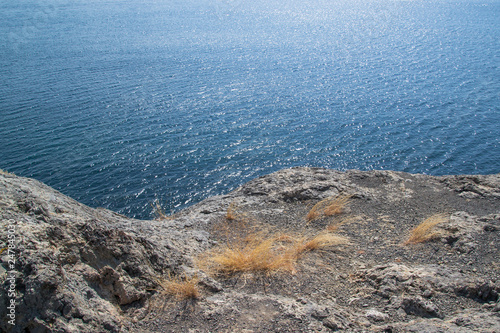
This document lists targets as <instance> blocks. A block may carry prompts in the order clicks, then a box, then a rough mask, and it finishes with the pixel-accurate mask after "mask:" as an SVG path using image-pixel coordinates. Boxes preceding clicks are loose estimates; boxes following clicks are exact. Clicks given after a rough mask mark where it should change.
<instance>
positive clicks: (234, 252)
mask: <svg viewBox="0 0 500 333" xmlns="http://www.w3.org/2000/svg"><path fill="white" fill-rule="evenodd" d="M344 242H345V238H343V237H340V236H337V235H334V234H332V233H328V232H322V233H320V234H318V235H316V236H314V237H306V236H294V235H289V234H280V233H275V234H263V233H255V232H254V233H251V234H248V235H247V236H246V237H245V238H244V239H241V240H239V241H234V242H232V243H228V244H225V245H221V246H218V247H216V248H214V249H212V250H211V251H210V252H208V253H206V255H204V256H203V258H201V259H200V260H198V262H199V263H201V265H199V266H201V268H202V269H204V270H206V271H207V272H209V273H215V274H218V273H221V274H225V275H234V274H237V273H264V274H272V273H277V272H290V273H295V271H296V270H295V266H296V263H297V261H298V259H299V258H300V257H301V256H302V254H304V253H306V252H309V251H313V250H317V249H320V248H324V247H328V246H332V245H337V244H341V243H344Z"/></svg>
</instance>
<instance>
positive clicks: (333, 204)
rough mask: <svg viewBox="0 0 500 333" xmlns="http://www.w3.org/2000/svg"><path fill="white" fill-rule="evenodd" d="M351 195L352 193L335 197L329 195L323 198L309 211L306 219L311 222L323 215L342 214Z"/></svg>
mask: <svg viewBox="0 0 500 333" xmlns="http://www.w3.org/2000/svg"><path fill="white" fill-rule="evenodd" d="M351 197H352V195H350V194H339V195H337V196H335V197H328V198H326V199H323V200H321V201H320V202H318V203H317V204H315V205H314V206H313V207H312V208H311V210H310V211H309V213H307V216H306V220H307V221H308V222H310V221H313V220H316V219H318V218H321V217H323V216H332V215H339V214H342V213H343V212H344V210H345V207H346V205H347V204H348V203H349V201H350V199H351Z"/></svg>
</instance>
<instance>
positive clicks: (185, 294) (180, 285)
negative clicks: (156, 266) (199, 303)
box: [157, 274, 200, 301]
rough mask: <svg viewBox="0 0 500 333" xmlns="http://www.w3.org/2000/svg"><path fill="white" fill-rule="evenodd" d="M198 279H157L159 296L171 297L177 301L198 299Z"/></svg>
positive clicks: (186, 277) (170, 277)
mask: <svg viewBox="0 0 500 333" xmlns="http://www.w3.org/2000/svg"><path fill="white" fill-rule="evenodd" d="M198 282H199V279H198V277H196V276H194V277H188V276H186V275H184V277H179V276H174V277H172V276H171V274H169V275H168V277H167V278H165V279H158V280H157V283H158V284H159V285H160V287H161V289H162V290H161V294H163V295H167V296H173V297H175V299H176V300H178V301H183V300H189V299H191V300H194V299H198V298H199V297H200V292H199V290H198Z"/></svg>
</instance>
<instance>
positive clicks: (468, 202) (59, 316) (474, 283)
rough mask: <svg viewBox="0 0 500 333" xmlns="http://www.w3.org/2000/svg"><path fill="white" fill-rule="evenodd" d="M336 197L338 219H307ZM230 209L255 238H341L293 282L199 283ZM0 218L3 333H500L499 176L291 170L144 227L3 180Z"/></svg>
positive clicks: (278, 278)
mask: <svg viewBox="0 0 500 333" xmlns="http://www.w3.org/2000/svg"><path fill="white" fill-rule="evenodd" d="M341 194H342V195H348V196H349V198H350V199H349V202H348V203H347V204H346V206H345V207H343V209H342V212H341V213H339V214H337V215H335V216H328V217H327V216H324V217H322V218H318V219H314V220H312V221H308V220H307V219H306V216H307V214H308V212H309V211H310V210H311V208H312V207H314V205H315V204H316V203H318V202H319V201H321V200H323V199H325V198H329V197H335V196H338V195H341ZM231 207H237V209H238V212H240V215H239V217H240V218H241V217H242V216H244V220H245V223H246V224H247V225H248V226H249V227H251V228H254V229H258V230H273V232H275V231H280V232H282V233H284V234H285V233H291V234H292V233H293V234H300V233H302V234H304V233H307V234H312V233H316V234H317V233H321V232H322V230H325V228H327V227H328V226H330V225H332V223H333V224H335V223H336V224H335V225H336V230H335V233H336V234H338V235H339V236H341V237H343V238H344V239H346V240H347V241H346V242H345V243H342V244H338V245H334V246H328V247H325V248H321V249H319V250H315V251H312V250H311V251H310V252H308V253H307V255H304V256H302V257H300V259H298V262H297V265H296V267H295V268H294V270H293V272H277V273H273V274H267V273H266V274H264V273H258V272H254V273H252V272H244V273H241V274H231V275H227V274H212V273H211V272H206V271H204V270H203V269H201V268H200V265H199V264H197V261H199V260H200V259H199V258H200V255H201V254H203V253H207V251H209V250H210V249H212V248H214V247H216V246H217V245H218V244H221V243H223V242H224V239H223V237H222V234H221V229H220V226H221V225H225V226H226V227H227V226H229V230H233V231H232V232H233V233H235V232H241V231H240V230H238V229H237V225H236V224H237V223H238V222H241V221H238V217H237V218H234V217H231V218H229V216H228V209H230V208H231ZM435 214H441V215H442V216H446V219H445V220H444V221H443V222H442V223H439V224H438V225H436V226H435V231H434V232H435V236H434V237H433V238H432V239H431V240H430V241H426V242H422V243H417V244H405V240H407V239H408V236H409V234H410V232H411V231H412V230H413V229H414V228H415V227H416V226H417V225H419V224H420V223H421V222H422V221H423V220H425V219H426V218H428V217H430V216H433V215H435ZM0 217H1V223H2V232H1V233H0V246H2V247H3V248H4V250H3V252H2V253H1V255H0V257H1V260H2V265H1V266H0V267H1V268H0V278H1V281H2V283H3V285H2V286H3V288H2V290H1V291H0V294H1V299H2V302H3V304H2V306H1V308H0V316H1V318H2V320H1V321H0V330H1V331H5V332H26V331H27V332H144V333H146V332H332V331H345V332H424V331H425V332H500V303H499V293H500V174H496V175H460V176H441V177H435V176H426V175H418V174H407V173H402V172H392V171H368V172H363V171H357V170H349V171H346V172H340V171H335V170H327V169H319V168H293V169H286V170H281V171H279V172H275V173H273V174H270V175H266V176H263V177H260V178H257V179H254V180H252V181H250V182H249V183H247V184H245V185H243V186H241V187H240V188H238V189H236V190H235V191H233V192H231V193H229V194H227V195H222V196H216V197H212V198H209V199H207V200H204V201H202V202H201V203H198V204H196V205H193V206H192V207H190V208H187V209H185V210H183V211H181V212H179V213H177V214H175V215H174V216H170V217H166V218H162V219H157V220H151V221H140V220H134V219H130V218H127V217H125V216H122V215H119V214H116V213H114V212H111V211H109V210H105V209H93V208H90V207H87V206H85V205H83V204H80V203H78V202H76V201H75V200H73V199H71V198H68V197H66V196H64V195H63V194H61V193H59V192H57V191H56V190H54V189H52V188H50V187H48V186H46V185H44V184H42V183H40V182H38V181H36V180H33V179H28V178H22V177H17V176H15V175H12V174H8V173H0ZM233 225H234V228H233V229H231V228H232V226H233ZM10 230H15V231H14V232H11V233H9V231H10ZM226 231H227V229H226ZM10 234H14V235H15V240H16V242H15V248H13V249H12V251H10V252H9V251H8V250H7V249H8V244H9V235H10ZM10 254H14V258H15V267H14V269H11V268H10V266H9V259H11V258H10V257H9V255H10ZM167 276H169V277H171V276H178V277H186V278H187V277H196V280H195V281H196V288H197V290H198V292H199V295H197V296H196V297H192V298H186V299H178V298H176V297H172V296H169V295H168V294H166V293H162V292H161V283H159V281H160V280H161V279H164V278H165V277H167ZM13 281H14V283H13ZM11 286H14V287H15V294H16V295H15V300H16V306H15V311H14V312H15V324H16V325H15V326H13V325H11V324H10V323H9V317H8V315H9V313H10V312H9V311H10V310H9V309H8V306H9V304H10V303H9V302H10V300H11V299H12V297H11V296H10V295H9V290H10V289H9V288H11Z"/></svg>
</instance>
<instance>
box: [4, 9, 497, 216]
mask: <svg viewBox="0 0 500 333" xmlns="http://www.w3.org/2000/svg"><path fill="white" fill-rule="evenodd" d="M499 66H500V1H498V0H462V1H460V0H458V1H455V0H425V1H424V0H363V1H361V0H301V1H297V0H287V1H284V0H281V1H277V0H265V1H263V0H252V1H245V0H182V1H180V0H179V1H178V0H126V1H125V0H15V1H11V0H1V1H0V168H1V169H3V170H5V171H8V172H12V173H15V174H16V175H19V176H26V177H33V178H35V179H38V180H40V181H42V182H44V183H46V184H48V185H50V186H52V187H54V188H55V189H57V190H59V191H61V192H62V193H64V194H66V195H68V196H70V197H72V198H74V199H76V200H78V201H80V202H82V203H84V204H87V205H90V206H91V207H104V208H108V209H112V210H114V211H116V212H118V213H121V214H124V215H127V216H130V217H135V218H140V219H150V218H153V217H154V214H153V212H154V206H155V205H156V204H157V203H158V204H159V205H161V206H162V207H163V208H164V210H165V212H166V213H173V212H176V211H178V210H180V209H182V208H185V207H187V206H189V205H192V204H194V203H197V202H199V201H201V200H203V199H205V198H207V197H209V196H213V195H219V194H224V193H228V192H229V191H231V190H233V189H235V188H237V187H238V186H240V185H242V184H244V183H245V182H247V181H249V180H251V179H253V178H256V177H259V176H261V175H264V174H268V173H271V172H274V171H277V170H280V169H283V168H290V167H298V166H310V167H324V168H332V169H338V170H347V169H360V170H396V171H405V172H411V173H422V174H429V175H450V174H491V173H498V172H500V67H499Z"/></svg>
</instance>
